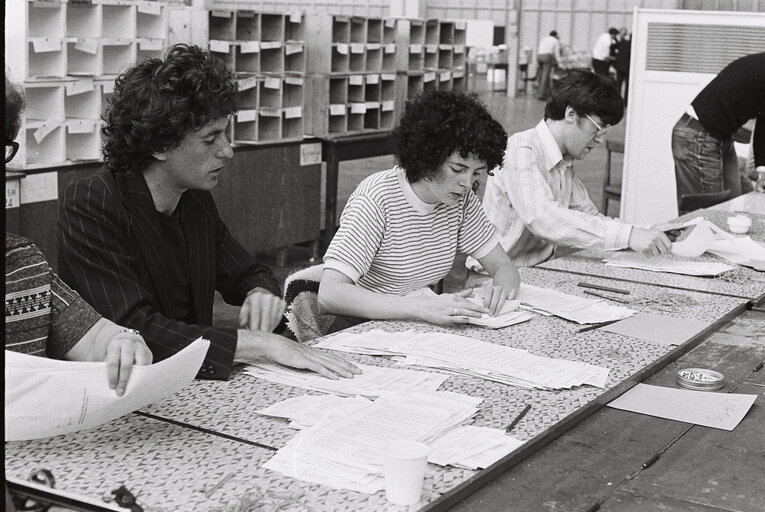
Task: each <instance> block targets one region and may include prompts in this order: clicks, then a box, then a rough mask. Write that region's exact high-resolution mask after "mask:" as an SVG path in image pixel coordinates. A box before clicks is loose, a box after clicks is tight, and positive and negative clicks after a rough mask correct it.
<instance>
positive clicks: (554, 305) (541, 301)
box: [517, 283, 635, 324]
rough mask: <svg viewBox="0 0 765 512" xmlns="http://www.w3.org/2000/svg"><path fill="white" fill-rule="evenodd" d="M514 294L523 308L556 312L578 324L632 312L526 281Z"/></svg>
mask: <svg viewBox="0 0 765 512" xmlns="http://www.w3.org/2000/svg"><path fill="white" fill-rule="evenodd" d="M517 298H518V299H519V300H520V301H521V307H523V308H524V309H528V310H530V311H534V312H536V313H542V314H551V315H555V316H559V317H561V318H565V319H566V320H571V321H573V322H576V323H579V324H596V323H601V322H612V321H614V320H621V319H622V318H627V317H628V316H631V315H634V314H635V310H633V309H629V308H625V307H621V306H614V305H612V304H608V303H607V302H605V301H604V300H601V299H586V298H584V297H579V296H577V295H571V294H568V293H562V292H559V291H556V290H551V289H549V288H541V287H539V286H532V285H529V284H526V283H521V289H520V291H519V292H518V297H517Z"/></svg>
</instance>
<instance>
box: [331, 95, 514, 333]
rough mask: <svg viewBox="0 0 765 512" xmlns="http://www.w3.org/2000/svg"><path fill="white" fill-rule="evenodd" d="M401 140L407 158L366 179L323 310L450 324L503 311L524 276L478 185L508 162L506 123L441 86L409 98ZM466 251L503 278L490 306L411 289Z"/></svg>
mask: <svg viewBox="0 0 765 512" xmlns="http://www.w3.org/2000/svg"><path fill="white" fill-rule="evenodd" d="M391 138H392V142H393V146H394V148H393V149H394V154H395V156H396V160H397V162H398V166H396V167H394V168H393V169H389V170H387V171H382V172H378V173H376V174H373V175H372V176H370V177H368V178H366V179H365V180H364V181H362V182H361V184H359V186H358V187H357V188H356V190H355V191H354V192H353V194H352V195H351V197H350V198H349V199H348V203H347V204H346V206H345V209H344V210H343V214H342V216H341V219H340V229H339V230H338V231H337V234H336V235H335V237H334V239H333V240H332V242H331V243H330V246H329V249H328V250H327V253H326V254H325V256H324V261H325V266H324V271H323V274H322V277H321V284H320V287H319V296H318V300H319V309H320V312H322V313H331V314H334V315H339V316H340V317H341V318H343V317H344V318H348V317H351V318H355V319H387V320H404V319H406V320H424V321H426V322H431V323H435V324H442V325H453V324H460V323H466V322H467V321H468V319H469V318H471V317H473V318H479V317H481V315H482V314H484V313H489V314H492V315H493V314H496V313H498V312H500V311H501V310H502V306H503V304H504V302H505V300H506V299H507V298H512V297H514V296H515V294H516V293H517V291H518V287H519V286H520V276H519V275H518V271H517V269H516V268H515V266H514V265H513V264H512V263H511V262H510V259H509V258H508V257H507V255H506V254H505V252H504V251H503V250H502V247H500V245H499V243H498V241H497V238H496V235H495V233H494V229H493V228H492V226H491V224H490V223H489V221H488V220H487V219H486V215H485V214H484V212H483V209H482V208H481V204H480V201H479V199H478V198H477V197H476V196H475V195H474V194H473V191H472V188H473V185H474V183H475V182H476V181H477V180H478V181H480V180H482V179H483V176H485V175H486V174H487V173H491V171H492V170H493V169H494V168H495V167H498V166H499V165H501V164H502V158H503V153H504V146H505V139H506V133H505V131H504V130H503V129H502V126H501V125H500V124H499V123H498V122H497V121H495V120H494V119H493V118H492V117H491V115H490V114H489V113H488V112H487V111H486V109H485V108H484V106H483V105H482V104H481V103H480V101H479V100H478V98H477V97H476V96H475V95H467V94H463V93H458V92H444V91H431V92H428V93H424V94H422V95H420V96H419V97H418V98H416V99H414V100H412V101H411V102H409V103H408V104H407V106H406V111H405V113H404V116H403V118H402V119H401V122H400V124H399V126H397V127H396V128H395V129H394V130H393V133H392V135H391ZM457 251H460V252H462V253H465V254H470V255H472V256H474V257H475V258H476V259H478V261H480V262H481V263H482V264H483V265H484V267H485V268H486V269H487V271H488V273H489V274H490V275H491V276H492V277H493V278H494V281H493V283H492V286H490V287H486V288H485V290H486V291H485V293H484V302H483V304H476V303H473V302H471V301H469V300H468V299H467V297H468V296H469V295H470V293H471V290H467V291H465V292H460V293H456V294H444V295H439V296H409V297H407V296H406V295H408V294H410V293H411V292H415V291H417V290H420V289H422V288H424V287H425V286H427V285H429V284H433V283H436V282H437V281H438V280H439V279H441V278H443V277H444V276H446V274H448V273H449V270H450V269H451V267H452V263H453V262H454V257H455V255H456V252H457ZM340 325H345V324H340ZM333 330H334V328H333Z"/></svg>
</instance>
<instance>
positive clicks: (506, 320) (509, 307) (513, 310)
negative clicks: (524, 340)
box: [406, 287, 534, 329]
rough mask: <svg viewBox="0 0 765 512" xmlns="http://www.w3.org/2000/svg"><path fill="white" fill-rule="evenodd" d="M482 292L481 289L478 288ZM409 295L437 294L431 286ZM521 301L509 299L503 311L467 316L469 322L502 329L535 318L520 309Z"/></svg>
mask: <svg viewBox="0 0 765 512" xmlns="http://www.w3.org/2000/svg"><path fill="white" fill-rule="evenodd" d="M478 291H479V292H480V290H478ZM406 296H407V297H436V296H437V294H436V292H434V291H433V290H431V289H430V288H427V287H425V288H420V289H419V290H415V291H413V292H411V293H408V294H407V295H406ZM468 300H469V301H470V302H472V303H474V304H478V305H481V306H483V305H484V299H483V297H481V296H473V297H469V298H468ZM520 304H521V303H520V301H517V300H508V301H507V302H505V304H504V306H503V307H502V311H500V312H499V314H497V315H495V316H490V315H488V314H483V315H481V317H480V318H473V317H467V318H468V321H467V322H468V323H469V324H472V325H480V326H481V327H488V328H489V329H501V328H503V327H509V326H511V325H515V324H520V323H522V322H527V321H529V320H531V319H532V318H534V315H532V314H531V313H528V312H526V311H518V307H519V306H520Z"/></svg>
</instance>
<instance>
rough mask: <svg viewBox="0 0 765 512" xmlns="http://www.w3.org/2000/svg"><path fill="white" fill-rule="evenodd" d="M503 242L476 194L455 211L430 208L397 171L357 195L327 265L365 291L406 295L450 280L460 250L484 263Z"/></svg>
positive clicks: (369, 181) (378, 176) (372, 180)
mask: <svg viewBox="0 0 765 512" xmlns="http://www.w3.org/2000/svg"><path fill="white" fill-rule="evenodd" d="M497 243H498V242H497V239H496V237H495V234H494V228H493V227H492V226H491V223H490V222H489V221H488V219H487V218H486V215H485V213H484V211H483V207H482V206H481V203H480V201H479V200H478V199H477V198H476V196H475V195H474V194H473V193H472V192H471V193H468V194H466V196H465V197H464V198H463V199H462V200H461V201H460V202H459V203H458V204H455V205H451V206H449V205H446V204H443V203H435V204H428V203H424V202H423V201H422V200H420V199H419V198H418V197H417V195H416V194H415V193H414V190H412V186H411V185H410V184H409V182H408V181H407V179H406V173H405V171H404V170H403V169H401V168H400V167H394V168H393V169H389V170H387V171H382V172H378V173H375V174H373V175H372V176H369V177H368V178H366V179H365V180H364V181H362V182H361V183H360V184H359V186H358V187H357V188H356V190H355V191H354V192H353V194H351V197H350V198H349V199H348V203H347V204H346V206H345V209H344V210H343V214H342V216H341V217H340V229H338V231H337V234H335V237H334V238H333V239H332V242H331V243H330V245H329V249H327V253H326V254H325V255H324V262H325V268H331V269H334V270H337V271H339V272H341V273H343V274H345V275H346V276H348V277H349V278H350V279H352V280H353V281H354V282H356V283H357V284H358V285H359V286H361V287H362V288H365V289H367V290H372V291H375V292H379V293H387V294H391V295H406V294H407V293H409V292H412V291H414V290H418V289H420V288H423V287H425V286H427V285H429V284H432V283H435V282H437V281H438V280H439V279H441V278H443V277H444V276H446V274H448V273H449V270H450V269H451V267H452V263H453V262H454V257H455V255H456V252H457V251H459V252H461V253H464V254H469V255H471V256H473V257H474V258H477V259H480V258H483V257H484V256H486V255H487V254H489V252H491V250H492V249H494V247H496V245H497Z"/></svg>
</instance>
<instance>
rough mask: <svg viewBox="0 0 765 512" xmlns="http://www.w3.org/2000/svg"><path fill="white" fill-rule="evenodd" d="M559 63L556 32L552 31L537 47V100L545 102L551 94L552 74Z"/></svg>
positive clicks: (558, 45) (558, 46)
mask: <svg viewBox="0 0 765 512" xmlns="http://www.w3.org/2000/svg"><path fill="white" fill-rule="evenodd" d="M559 62H560V42H559V41H558V32H556V31H555V30H552V31H551V32H550V34H549V35H547V36H545V37H543V38H542V39H540V41H539V46H538V47H537V99H538V100H542V101H547V100H548V99H550V94H551V92H552V72H553V69H554V68H555V66H556V65H558V63H559Z"/></svg>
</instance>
